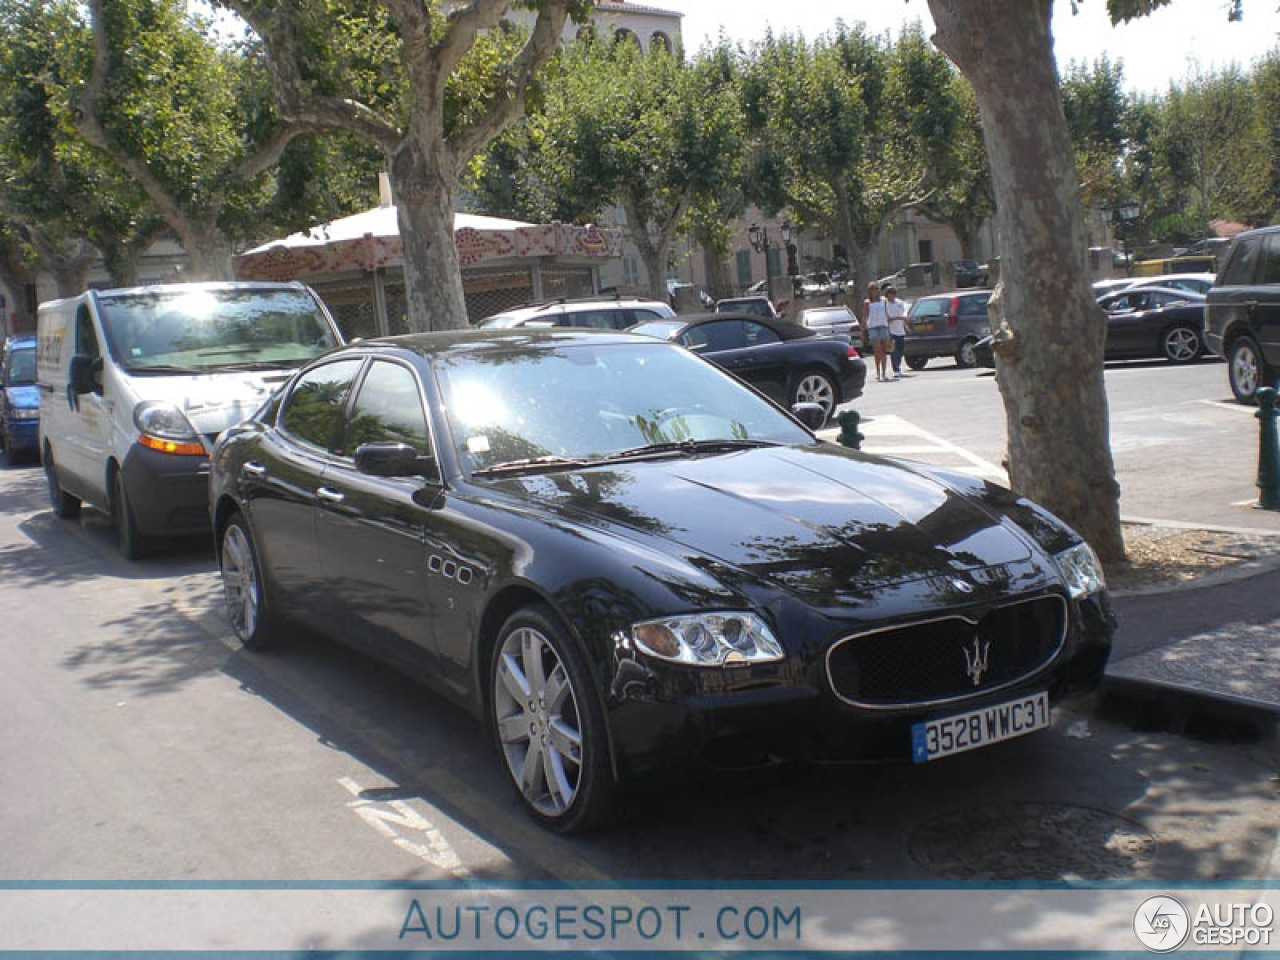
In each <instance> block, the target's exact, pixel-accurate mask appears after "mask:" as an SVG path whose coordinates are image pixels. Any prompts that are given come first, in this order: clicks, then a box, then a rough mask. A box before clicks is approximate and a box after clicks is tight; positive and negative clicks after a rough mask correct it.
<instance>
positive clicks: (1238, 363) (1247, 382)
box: [1231, 344, 1258, 397]
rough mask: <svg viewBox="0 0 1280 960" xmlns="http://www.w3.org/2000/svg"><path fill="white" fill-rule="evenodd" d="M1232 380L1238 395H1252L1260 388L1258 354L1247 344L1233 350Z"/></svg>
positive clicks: (1239, 345) (1237, 346) (1238, 345)
mask: <svg viewBox="0 0 1280 960" xmlns="http://www.w3.org/2000/svg"><path fill="white" fill-rule="evenodd" d="M1231 381H1232V383H1233V385H1234V386H1235V388H1236V395H1237V396H1245V397H1251V396H1253V394H1254V393H1255V392H1256V391H1257V389H1258V355H1257V354H1256V353H1254V352H1253V350H1252V349H1251V348H1250V346H1249V345H1247V344H1237V345H1236V347H1235V349H1234V350H1232V351H1231Z"/></svg>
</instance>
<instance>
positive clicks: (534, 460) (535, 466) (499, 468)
mask: <svg viewBox="0 0 1280 960" xmlns="http://www.w3.org/2000/svg"><path fill="white" fill-rule="evenodd" d="M596 463H599V461H598V460H580V459H574V458H573V457H558V456H556V455H555V454H551V455H549V456H545V457H527V458H525V459H523V460H508V461H506V462H505V463H495V464H494V465H493V466H490V467H481V468H480V469H479V470H473V471H471V475H472V476H473V477H496V476H499V475H501V474H504V473H529V472H531V471H534V470H565V469H568V468H572V467H589V466H592V465H593V464H596Z"/></svg>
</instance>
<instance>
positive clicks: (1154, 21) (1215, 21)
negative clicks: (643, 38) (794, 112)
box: [640, 0, 1280, 94]
mask: <svg viewBox="0 0 1280 960" xmlns="http://www.w3.org/2000/svg"><path fill="white" fill-rule="evenodd" d="M640 2H642V3H649V4H651V5H652V6H657V7H661V8H663V9H666V10H675V11H678V12H680V13H683V14H684V21H683V26H682V32H683V35H684V45H685V48H686V49H696V48H697V47H699V46H701V45H702V43H703V41H704V39H715V37H717V36H718V35H719V33H720V31H721V29H723V30H724V32H725V33H726V34H728V36H729V37H730V38H731V39H733V40H738V41H744V42H750V41H753V40H757V39H759V38H760V37H762V36H763V35H764V30H765V27H766V25H768V26H772V27H773V29H774V31H775V32H783V31H791V32H795V31H799V32H800V33H803V34H804V35H805V36H808V37H813V36H816V35H817V34H819V33H822V32H823V31H825V30H828V29H830V28H831V27H832V26H833V25H834V24H835V22H836V19H837V18H840V17H843V18H844V19H845V20H846V21H848V22H855V21H859V20H860V21H862V22H864V23H866V24H867V26H868V27H869V28H871V29H872V30H874V31H876V32H880V31H884V30H889V31H892V32H896V31H897V30H898V29H899V27H901V26H902V25H903V24H906V23H909V22H911V21H912V20H917V19H918V20H920V21H921V23H922V24H923V26H924V28H925V31H926V34H927V33H929V32H931V31H932V29H933V20H932V18H931V17H930V16H929V6H928V3H927V2H926V0H844V2H843V3H833V2H831V0H785V2H779V0H640ZM1225 3H1226V0H1173V2H1172V3H1170V4H1169V6H1167V7H1163V8H1161V9H1159V10H1157V11H1156V12H1155V13H1153V14H1151V15H1150V16H1147V17H1144V18H1140V19H1139V20H1136V21H1133V22H1131V23H1128V24H1124V25H1121V26H1118V27H1112V26H1111V21H1110V18H1109V17H1108V16H1107V11H1106V2H1105V0H1082V2H1081V3H1080V5H1079V9H1080V12H1079V13H1078V14H1076V15H1072V13H1071V4H1070V3H1069V2H1068V0H1057V3H1056V4H1055V5H1054V18H1053V33H1054V41H1055V42H1054V49H1055V52H1056V54H1057V57H1058V63H1059V64H1060V65H1062V66H1065V64H1066V63H1068V62H1069V61H1071V60H1083V61H1093V60H1094V59H1096V58H1097V57H1099V56H1101V55H1102V54H1104V53H1105V54H1106V55H1107V56H1109V57H1110V58H1111V59H1112V60H1123V61H1124V74H1125V80H1126V83H1127V84H1128V86H1129V88H1130V89H1131V90H1134V91H1136V92H1139V93H1148V94H1151V93H1160V92H1163V91H1164V90H1166V89H1168V87H1169V84H1170V83H1171V82H1176V81H1178V80H1180V79H1182V78H1184V77H1186V76H1187V74H1188V71H1189V70H1191V69H1192V68H1193V67H1194V66H1195V64H1196V63H1199V65H1200V66H1202V67H1204V68H1206V69H1207V68H1213V67H1223V66H1226V65H1228V64H1230V63H1232V62H1235V63H1238V64H1239V65H1240V66H1242V67H1247V66H1248V65H1249V64H1250V63H1251V62H1252V61H1253V60H1255V59H1256V58H1258V57H1260V56H1262V55H1264V54H1265V53H1267V52H1268V51H1269V50H1272V49H1274V48H1276V47H1277V46H1280V10H1278V9H1277V6H1278V5H1277V3H1276V0H1245V3H1244V21H1243V22H1240V23H1228V22H1227V14H1226V6H1225Z"/></svg>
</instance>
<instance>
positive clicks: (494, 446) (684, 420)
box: [436, 343, 813, 473]
mask: <svg viewBox="0 0 1280 960" xmlns="http://www.w3.org/2000/svg"><path fill="white" fill-rule="evenodd" d="M436 376H437V379H438V381H439V384H440V390H441V393H442V395H443V397H444V403H445V408H446V409H447V410H448V415H449V426H450V429H451V431H452V435H453V443H454V447H455V449H456V450H457V452H458V456H459V459H460V461H461V463H462V464H463V467H464V469H466V470H467V471H468V472H470V473H474V472H476V471H481V470H493V469H495V468H498V467H501V466H502V465H511V466H515V467H517V468H518V467H520V466H521V465H527V466H529V467H534V468H545V467H546V466H552V467H554V466H555V465H557V464H558V463H561V462H564V463H565V464H566V465H570V466H580V465H582V463H583V462H587V463H590V462H598V461H603V460H607V459H608V458H609V457H610V456H614V457H617V456H619V455H624V456H631V455H636V456H643V455H645V453H646V452H649V451H652V452H661V451H662V449H663V447H662V446H661V445H676V446H677V447H679V446H680V445H682V444H684V445H687V449H689V450H693V449H695V448H696V445H698V444H702V443H711V442H723V443H724V444H725V445H726V446H731V445H734V444H742V445H744V446H745V445H750V444H752V443H761V444H772V443H779V444H795V443H804V444H807V443H812V442H813V440H812V438H811V437H810V435H809V434H808V433H807V432H806V431H805V430H804V429H803V428H801V427H800V426H798V425H797V424H796V423H795V422H794V421H793V420H791V419H790V418H789V417H788V416H787V415H786V414H784V413H782V412H781V411H780V410H778V409H777V408H776V407H774V406H773V405H772V404H770V403H769V402H768V401H766V400H763V399H762V398H760V397H759V396H757V395H756V394H755V393H753V392H752V391H751V390H749V389H747V388H746V387H744V386H742V385H741V384H739V383H738V382H737V381H736V380H734V379H732V378H731V377H729V376H727V375H726V374H724V373H721V372H720V371H719V370H717V369H716V368H715V367H713V366H711V365H710V364H709V363H706V362H705V361H702V360H699V359H698V358H697V357H694V356H692V355H690V354H688V353H686V352H685V351H683V350H681V349H679V348H678V347H675V346H672V345H669V344H665V343H654V344H634V343H625V344H619V343H613V344H601V345H595V344H571V345H564V346H557V347H555V348H548V349H537V350H526V349H512V350H504V351H500V352H499V351H493V352H487V351H486V352H483V353H481V352H476V353H473V354H468V355H465V356H456V357H447V358H445V359H443V360H439V361H437V362H436ZM654 448H658V449H657V450H655V449H654ZM668 452H674V453H679V452H680V450H679V449H676V450H671V451H668Z"/></svg>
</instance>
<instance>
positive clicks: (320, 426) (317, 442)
mask: <svg viewBox="0 0 1280 960" xmlns="http://www.w3.org/2000/svg"><path fill="white" fill-rule="evenodd" d="M363 363H364V361H363V360H360V359H356V360H338V361H336V362H334V363H326V364H324V365H322V366H319V367H316V368H315V369H313V370H308V371H307V372H306V373H304V374H303V375H302V376H301V377H300V378H299V379H298V382H297V383H295V384H294V385H293V390H292V391H290V393H289V397H288V399H286V400H285V402H284V412H283V413H282V414H281V415H280V426H281V427H282V428H283V429H284V431H285V432H286V433H288V434H289V435H290V436H292V437H294V438H296V439H298V440H301V441H302V442H303V443H308V444H310V445H311V446H313V447H319V448H320V449H321V450H327V451H328V452H330V453H336V452H337V447H338V443H339V433H340V431H341V429H342V410H343V407H345V406H346V403H347V394H349V393H350V392H351V382H352V381H353V380H355V378H356V374H357V373H359V372H360V367H361V365H362V364H363Z"/></svg>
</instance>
